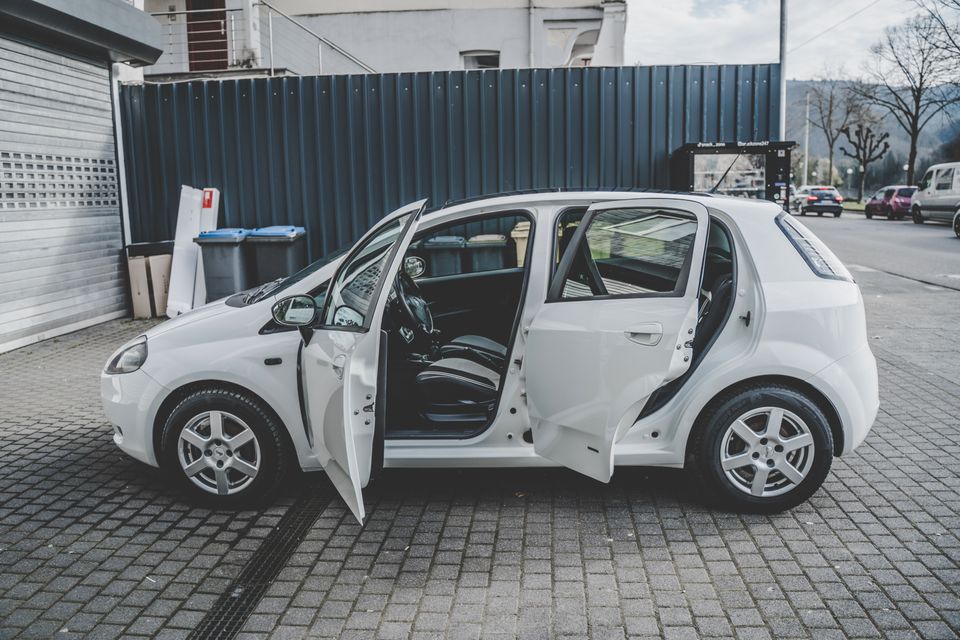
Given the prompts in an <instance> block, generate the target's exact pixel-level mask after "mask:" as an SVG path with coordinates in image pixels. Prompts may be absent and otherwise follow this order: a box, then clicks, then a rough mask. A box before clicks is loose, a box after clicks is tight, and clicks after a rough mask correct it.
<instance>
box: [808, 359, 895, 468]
mask: <svg viewBox="0 0 960 640" xmlns="http://www.w3.org/2000/svg"><path fill="white" fill-rule="evenodd" d="M809 382H810V383H811V384H813V386H815V387H817V388H818V389H820V390H822V391H823V392H825V393H826V395H827V398H828V399H829V400H830V402H831V404H832V405H833V406H834V408H835V409H836V410H837V413H838V414H839V417H840V423H841V425H842V426H843V450H842V451H841V455H842V454H846V453H849V452H851V451H853V450H854V449H856V448H857V447H858V446H860V444H861V443H862V442H863V440H864V438H866V437H867V434H868V433H869V432H870V428H871V427H872V426H873V422H874V420H876V418H877V412H878V411H879V409H880V391H879V384H878V376H877V361H876V358H874V357H873V352H871V351H870V347H869V346H864V347H862V348H860V349H858V350H857V351H854V352H853V353H851V354H849V355H847V356H845V357H843V358H840V359H839V360H837V361H836V362H834V363H833V364H831V365H829V366H827V367H826V368H824V369H822V370H821V371H819V372H818V373H816V374H815V375H814V376H813V377H812V378H810V379H809Z"/></svg>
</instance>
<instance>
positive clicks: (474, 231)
mask: <svg viewBox="0 0 960 640" xmlns="http://www.w3.org/2000/svg"><path fill="white" fill-rule="evenodd" d="M529 235H530V218H529V217H528V216H527V215H525V214H520V213H517V212H515V211H512V212H510V213H500V214H496V215H490V216H486V217H484V218H481V219H477V220H471V221H470V222H466V223H464V222H455V223H452V224H446V225H443V226H441V227H435V228H433V229H431V230H430V232H429V233H427V234H418V235H417V237H416V238H414V241H413V242H412V243H411V244H410V248H409V249H407V253H406V255H405V256H404V265H405V268H407V273H410V274H411V275H412V276H414V277H416V278H436V277H440V276H453V275H458V274H468V273H481V272H484V271H496V270H498V269H514V268H516V267H518V266H523V256H524V255H525V254H526V249H527V240H528V238H529ZM410 258H415V259H418V260H419V262H418V261H413V262H411V261H410ZM411 269H416V271H420V273H419V275H414V273H416V271H414V273H411Z"/></svg>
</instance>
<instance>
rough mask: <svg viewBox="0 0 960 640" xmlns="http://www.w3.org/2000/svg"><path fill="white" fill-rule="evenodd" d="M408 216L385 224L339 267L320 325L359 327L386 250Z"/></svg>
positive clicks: (375, 285) (363, 318)
mask: <svg viewBox="0 0 960 640" xmlns="http://www.w3.org/2000/svg"><path fill="white" fill-rule="evenodd" d="M411 215H412V214H410V213H408V214H405V215H402V216H400V217H399V218H396V219H395V220H392V221H391V222H389V223H388V224H386V225H385V226H384V227H383V228H381V229H380V230H378V231H377V232H376V233H374V234H373V235H371V236H370V237H369V238H367V239H366V240H364V241H363V243H362V244H361V245H360V246H359V247H358V248H357V249H356V251H355V253H354V254H353V255H352V256H351V257H350V258H348V259H347V262H345V263H344V264H343V265H341V267H340V271H339V272H338V273H337V276H336V278H337V279H336V280H335V281H334V283H333V286H332V287H330V300H329V301H328V302H329V304H327V306H326V307H325V308H324V316H323V324H324V325H327V326H348V327H361V326H363V324H364V322H365V320H366V318H367V312H368V311H369V307H370V302H371V300H372V299H373V293H374V291H375V290H376V288H377V283H378V282H379V280H380V274H381V272H382V271H383V269H384V267H385V266H386V262H387V259H388V258H389V256H390V249H391V248H392V247H393V245H394V243H395V242H396V241H397V240H398V239H399V237H400V233H401V231H403V228H404V226H405V225H406V223H407V221H408V220H409V219H410V216H411Z"/></svg>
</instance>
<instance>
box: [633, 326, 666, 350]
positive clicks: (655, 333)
mask: <svg viewBox="0 0 960 640" xmlns="http://www.w3.org/2000/svg"><path fill="white" fill-rule="evenodd" d="M623 333H624V335H626V336H627V340H630V341H631V342H636V343H637V344H642V345H644V346H645V347H655V346H657V345H658V344H660V338H662V337H663V325H661V324H660V323H659V322H648V323H647V324H641V325H637V326H636V327H633V328H632V329H627V330H626V331H624V332H623Z"/></svg>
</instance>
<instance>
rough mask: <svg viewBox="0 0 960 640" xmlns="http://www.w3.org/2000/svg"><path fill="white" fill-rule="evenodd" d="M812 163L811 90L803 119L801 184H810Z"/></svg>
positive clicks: (808, 93)
mask: <svg viewBox="0 0 960 640" xmlns="http://www.w3.org/2000/svg"><path fill="white" fill-rule="evenodd" d="M809 163H810V92H809V91H807V112H806V115H805V116H804V121H803V182H801V183H800V186H801V187H802V186H804V185H807V184H810V182H809V181H808V180H807V175H808V174H807V168H808V167H809Z"/></svg>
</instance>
